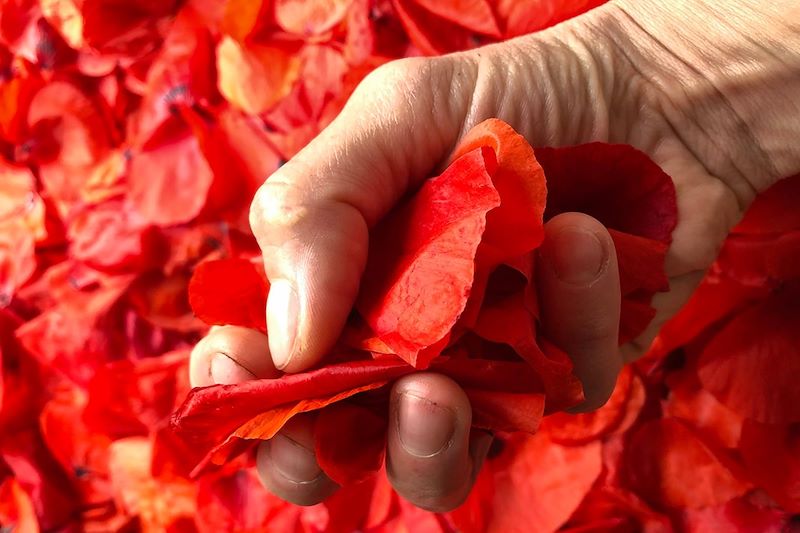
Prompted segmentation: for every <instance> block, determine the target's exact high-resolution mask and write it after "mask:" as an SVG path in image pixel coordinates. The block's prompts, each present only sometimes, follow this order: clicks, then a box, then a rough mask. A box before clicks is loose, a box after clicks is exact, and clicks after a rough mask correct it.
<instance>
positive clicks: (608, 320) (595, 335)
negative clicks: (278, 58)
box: [192, 2, 800, 510]
mask: <svg viewBox="0 0 800 533" xmlns="http://www.w3.org/2000/svg"><path fill="white" fill-rule="evenodd" d="M640 4H641V5H645V8H641V7H639V5H640ZM684 4H686V5H690V4H691V5H692V6H694V8H695V9H698V10H699V11H701V12H702V9H701V8H703V6H704V4H703V3H702V2H681V3H680V6H678V8H676V6H670V9H671V10H677V11H678V12H680V8H681V7H682V6H684ZM787 5H788V3H787ZM648 6H649V7H648ZM727 8H728V6H726V9H727ZM656 11H658V8H655V7H652V6H650V5H649V4H647V3H643V2H639V3H637V4H636V5H635V6H630V5H628V4H626V3H624V2H617V3H612V4H609V5H608V6H606V7H604V8H602V9H599V10H596V11H594V12H591V13H589V14H588V15H586V16H584V17H580V18H578V19H575V20H573V21H571V22H570V23H567V24H564V25H562V26H559V27H556V28H553V29H551V30H549V31H547V32H543V33H540V34H537V35H534V36H528V37H524V38H521V39H517V40H514V41H509V42H507V43H502V44H500V45H494V46H490V47H486V48H483V49H479V50H475V51H470V52H465V53H460V54H454V55H451V56H445V57H441V58H431V59H420V58H416V59H409V60H402V61H398V62H394V63H391V64H389V65H387V66H385V67H382V68H380V69H378V70H377V71H375V72H374V73H373V74H371V75H370V76H369V77H368V78H367V80H365V81H364V83H362V85H361V86H360V87H359V89H358V90H357V91H356V93H355V94H354V95H353V97H352V99H351V101H350V102H349V103H348V105H347V106H346V108H345V109H344V111H343V112H342V113H341V115H340V116H339V117H338V118H337V119H336V120H335V121H334V122H333V123H332V124H331V126H329V127H328V128H327V129H326V130H325V131H324V132H323V133H322V134H320V136H319V137H318V138H317V139H315V140H314V141H313V142H312V143H310V144H309V145H308V146H307V147H306V148H305V149H304V150H303V151H302V152H301V153H299V154H298V155H297V156H296V157H295V158H293V159H292V160H291V161H289V162H288V163H287V164H286V165H284V166H283V167H282V168H281V169H280V170H279V171H278V172H277V173H276V174H275V175H273V176H272V177H271V178H270V179H269V180H268V182H267V183H266V184H265V185H264V186H263V188H262V189H261V191H260V192H259V194H258V196H257V198H256V199H255V201H254V203H253V209H252V213H251V215H252V216H251V224H252V227H253V230H254V233H255V235H256V237H257V239H258V241H259V244H260V246H261V248H262V251H263V254H264V261H265V266H266V270H267V275H268V277H269V278H270V281H271V283H272V287H271V291H270V296H269V301H268V304H267V322H268V330H269V332H270V338H269V339H267V338H266V337H265V336H263V335H261V334H260V333H257V332H254V331H249V330H244V329H242V328H234V327H222V328H215V329H214V330H213V331H212V332H211V333H210V334H209V336H208V337H206V338H205V339H204V340H203V341H202V342H201V343H200V344H198V346H197V348H196V349H195V350H194V352H193V355H192V381H193V384H194V385H196V386H200V385H209V384H212V383H235V382H239V381H243V380H246V379H253V378H254V377H276V376H277V375H279V374H280V371H281V370H283V371H289V372H297V371H301V370H303V369H305V368H308V367H309V366H311V365H313V364H315V363H316V362H318V361H319V360H320V359H321V358H322V357H323V356H324V354H325V353H326V352H327V351H328V350H329V349H330V347H331V346H332V344H333V343H334V341H335V340H336V338H337V337H338V335H339V333H340V331H341V329H342V326H343V325H344V322H345V320H346V318H347V315H348V313H349V312H350V308H351V306H352V303H353V301H354V299H355V296H356V294H357V291H358V283H359V280H360V276H361V272H362V271H363V268H364V264H365V261H366V256H367V243H368V229H369V227H371V226H372V225H374V224H375V223H376V222H377V221H378V220H380V218H381V217H382V216H383V215H384V214H385V213H387V212H388V211H389V210H390V209H391V208H392V206H393V205H394V204H395V202H396V201H397V200H398V199H399V198H400V197H401V196H402V195H403V193H404V192H405V191H407V190H409V189H412V188H413V187H415V186H416V185H417V184H418V183H419V182H420V180H422V179H424V178H425V177H426V176H429V175H431V174H432V173H435V170H436V168H437V166H438V165H439V164H441V162H442V161H444V160H445V159H446V157H447V155H448V153H449V151H450V150H451V149H452V148H453V147H454V146H455V144H456V143H457V141H458V139H459V137H460V136H461V135H462V134H463V133H464V132H466V131H468V130H469V129H470V128H471V127H472V126H473V125H475V124H477V123H479V122H481V121H482V120H484V119H485V118H489V117H499V118H501V119H503V120H505V121H506V122H508V123H510V124H511V125H512V126H513V127H515V129H517V130H518V131H519V132H520V133H522V134H523V135H525V137H526V138H527V139H528V141H529V142H531V144H533V145H534V146H542V145H554V146H557V145H567V144H575V143H580V142H588V141H592V140H603V141H607V142H620V143H627V144H632V145H634V146H636V147H637V148H639V149H641V150H643V151H645V152H646V153H648V154H649V155H650V157H651V158H653V159H654V160H655V161H656V162H657V163H658V164H660V165H661V166H662V168H664V169H665V171H666V172H667V173H668V174H670V175H671V176H673V178H674V179H675V183H676V187H677V191H678V208H679V213H680V219H679V225H678V227H677V228H676V230H675V233H674V242H673V245H672V247H671V249H670V251H669V255H668V258H667V265H666V269H667V274H668V275H669V276H670V282H671V283H670V286H671V291H670V292H669V293H666V294H663V295H659V296H657V297H656V299H655V301H654V305H655V306H656V308H657V311H658V314H657V316H656V319H655V320H654V321H653V324H652V325H651V326H650V328H649V329H648V331H647V332H645V334H643V336H642V337H641V338H640V339H637V340H636V341H634V342H632V343H630V344H628V345H626V346H623V347H622V351H621V352H620V351H618V349H617V345H616V339H617V328H618V322H619V299H620V295H619V276H618V272H617V268H616V258H615V254H614V250H613V244H612V242H611V240H610V238H609V236H608V233H607V232H606V230H605V229H604V228H603V227H602V226H601V225H600V224H599V223H598V222H597V221H594V220H593V219H591V218H590V217H587V216H586V215H581V214H576V213H568V214H564V215H561V216H559V217H556V218H554V219H553V220H551V221H549V222H548V224H547V226H546V240H545V243H544V245H543V247H542V249H541V256H542V259H543V265H544V268H542V269H540V270H541V271H540V272H539V276H540V277H539V280H538V284H537V286H538V287H539V290H540V299H541V302H542V307H543V312H542V316H543V317H544V318H545V323H544V324H543V326H544V328H545V329H546V332H547V334H548V337H549V338H551V339H552V340H553V341H554V342H556V343H557V344H559V345H560V346H561V347H562V348H563V349H564V350H565V351H567V353H569V354H570V355H571V356H572V357H573V359H574V361H575V370H576V373H577V375H578V376H579V377H580V378H581V380H582V382H583V384H584V388H585V393H586V398H587V400H586V403H585V404H584V405H583V406H582V407H583V408H585V409H590V408H594V407H597V406H599V405H601V404H602V403H603V402H604V401H605V400H606V399H607V397H608V395H609V394H610V392H611V389H612V388H613V385H614V381H615V377H616V373H617V372H618V370H619V368H620V365H621V363H622V358H621V355H620V353H622V354H623V355H624V358H625V360H632V359H634V358H636V357H637V356H638V355H640V354H641V353H642V352H643V350H644V349H645V348H646V347H647V345H648V344H649V341H650V340H651V339H652V337H653V336H654V335H655V333H656V332H657V330H658V328H659V327H660V325H661V324H663V322H664V321H666V320H667V319H668V318H669V317H670V316H672V315H673V314H674V313H675V312H676V311H677V309H678V308H679V307H680V306H681V305H682V304H683V303H684V302H685V301H686V300H687V299H688V297H689V295H690V294H691V291H692V290H693V289H694V287H695V286H696V284H697V283H698V282H699V280H700V278H701V277H702V274H703V272H704V271H705V270H706V268H707V267H708V266H709V265H710V263H711V262H712V261H713V259H714V257H715V255H716V252H717V249H718V247H719V245H720V244H721V242H722V241H723V239H724V237H725V235H726V234H727V232H728V230H729V229H730V227H732V225H733V224H734V223H735V222H736V220H737V219H738V218H739V216H740V215H741V213H742V210H743V209H744V208H745V207H746V205H747V204H748V203H749V201H751V200H752V198H753V196H754V194H755V192H757V191H758V190H762V189H764V188H766V187H767V186H768V185H769V184H770V183H771V182H772V181H774V180H775V179H777V178H778V177H780V176H782V175H788V174H790V173H792V172H794V171H797V170H798V168H797V152H796V151H795V152H794V154H792V153H787V152H786V151H785V150H782V149H776V146H777V147H781V146H782V145H781V143H780V142H778V141H779V140H776V139H775V134H774V133H773V132H772V131H771V129H770V127H767V126H769V125H770V124H769V122H768V121H767V120H766V118H765V117H764V116H760V115H761V113H759V112H760V111H761V110H762V109H767V108H768V109H769V110H770V112H769V113H768V114H767V115H770V116H772V115H781V114H785V116H791V113H790V111H792V108H793V106H796V103H794V102H793V101H792V97H791V94H798V93H799V92H798V91H800V88H798V86H797V83H798V82H797V80H795V81H794V85H793V86H792V85H791V81H790V80H788V79H787V81H786V83H784V84H783V85H779V86H778V88H777V89H775V90H773V91H772V92H771V93H770V94H769V95H766V94H763V93H764V91H765V90H764V89H763V87H761V86H762V85H765V84H764V83H763V82H762V81H759V80H758V79H757V78H758V76H757V75H756V74H758V75H764V76H778V75H780V73H781V72H784V71H785V70H786V63H787V62H788V63H789V65H790V67H791V66H792V65H793V66H794V70H792V68H790V69H789V70H790V72H791V73H794V74H795V78H797V76H796V74H797V66H798V65H800V59H798V57H797V55H794V56H792V54H791V53H790V54H788V56H787V57H784V58H781V60H780V61H778V63H779V64H782V65H783V66H782V67H781V69H777V70H776V69H772V67H771V65H772V62H774V59H773V57H774V54H771V53H767V52H765V51H759V50H757V49H755V50H751V51H750V52H749V55H748V56H747V57H749V58H750V59H751V60H752V61H756V64H757V65H758V66H759V67H763V68H762V70H763V71H764V72H760V71H759V69H755V74H754V72H753V70H752V69H751V70H748V71H745V72H736V71H734V72H732V73H731V72H730V69H727V71H728V78H724V80H725V82H726V83H725V84H722V86H723V88H725V87H726V86H727V87H728V89H729V90H728V91H727V92H726V91H724V90H723V89H721V88H719V87H718V86H719V85H720V84H719V80H720V79H722V78H719V76H721V74H719V72H723V71H726V68H724V65H722V66H717V67H714V68H712V67H709V68H708V69H707V70H703V69H700V70H699V71H698V69H696V68H689V67H688V66H687V62H688V61H690V60H691V59H692V58H693V57H694V55H693V54H697V53H699V52H698V51H699V50H700V45H699V44H698V43H697V40H696V36H695V40H694V41H692V39H691V38H690V37H691V31H689V30H691V27H692V26H691V24H686V26H687V27H688V28H689V30H686V31H688V34H689V36H690V37H686V39H684V40H685V42H683V41H682V39H681V38H680V36H681V33H680V32H674V33H676V34H677V35H678V38H677V39H676V38H675V35H672V34H670V32H669V31H667V30H670V29H674V28H673V27H672V26H671V25H670V24H672V25H673V26H674V25H675V24H677V23H676V22H675V18H674V17H675V15H674V14H669V15H667V14H664V13H661V14H659V13H656ZM745 11H746V10H745ZM728 14H729V13H728ZM714 16H715V17H717V16H720V17H721V16H722V15H720V14H719V13H716V12H715V13H714ZM659 17H661V18H660V19H659ZM685 17H686V20H691V19H692V17H694V18H695V19H699V20H701V21H702V22H703V23H704V24H706V23H707V19H704V18H702V17H701V13H698V14H694V15H692V16H689V15H685ZM742 17H743V16H742ZM742 17H740V18H742ZM652 20H656V21H658V20H661V21H662V22H661V23H652V24H651V21H652ZM659 24H661V25H660V26H659ZM717 29H718V30H720V31H721V32H722V33H723V37H724V38H723V37H720V38H719V40H718V42H716V43H714V46H718V47H724V45H726V42H728V41H726V40H725V39H728V38H730V39H729V40H731V39H732V40H733V42H734V43H738V42H739V41H737V40H736V39H735V37H736V36H735V35H734V36H733V37H731V35H729V33H730V32H731V31H733V30H732V29H731V27H730V26H727V25H725V24H721V27H719V28H717ZM734 29H735V28H734ZM695 30H697V27H695ZM705 30H706V31H708V29H707V28H705ZM742 31H743V30H742ZM734 33H735V32H734ZM660 35H668V36H669V38H666V37H665V38H663V39H661V38H659V36H660ZM742 35H746V33H742V34H741V35H739V40H740V41H741V40H743V39H742ZM773 39H774V38H773ZM737 46H738V44H737ZM786 46H788V45H786ZM797 49H798V48H797V47H795V50H797ZM790 50H791V49H790ZM648 52H652V54H651V57H650V58H649V59H648V60H645V57H647V53H648ZM770 52H772V51H771V50H770ZM703 53H704V54H705V55H710V57H711V58H712V59H717V58H718V57H717V56H715V55H714V54H709V52H708V51H706V50H703ZM719 54H720V56H719V57H726V58H728V59H730V58H731V57H732V54H731V53H729V51H727V50H725V49H721V50H719ZM765 57H766V58H765ZM759 61H760V62H759ZM688 64H689V65H691V63H688ZM681 65H683V67H681ZM715 68H718V69H719V70H718V71H717V70H715ZM670 76H672V77H674V78H675V79H677V80H678V81H679V82H680V83H675V82H674V80H673V82H672V83H670V81H669V80H670ZM748 83H755V85H756V86H757V87H759V91H753V90H750V91H749V93H748V91H744V90H743V89H742V87H744V86H746V85H747V84H748ZM726 84H727V85H726ZM787 86H788V87H789V88H788V89H787ZM791 87H794V89H795V92H794V93H792V91H791V90H790V89H791ZM711 88H714V89H715V90H711ZM743 93H747V94H744V96H743ZM754 93H759V94H756V96H755V97H754V96H753V94H754ZM726 110H727V113H726ZM775 110H777V111H775ZM797 114H798V113H797V109H796V108H795V109H794V117H795V122H794V125H793V126H788V127H786V126H784V127H783V128H782V129H781V128H780V127H777V126H775V125H774V124H772V126H771V127H775V128H776V129H777V130H779V131H781V132H783V134H784V135H786V132H787V131H788V132H789V133H791V132H794V133H795V135H796V133H797V132H798V129H800V128H798V126H797V122H798V121H797ZM751 115H752V116H751ZM756 115H759V116H756ZM773 118H775V117H773ZM750 124H753V125H754V126H753V127H752V128H750V127H745V126H749V125H750ZM781 124H783V123H781ZM715 128H716V129H715ZM710 131H713V132H714V133H713V135H712V134H710V133H708V132H710ZM784 140H785V141H788V140H790V138H787V139H784ZM548 317H549V320H548ZM270 353H271V357H272V359H270V357H269V354H270ZM392 398H393V399H392V401H391V402H390V405H391V410H392V413H390V420H392V421H395V422H396V423H394V424H391V425H390V429H389V434H388V436H387V437H388V439H387V442H388V450H387V452H388V454H387V466H388V468H387V470H388V473H389V476H390V479H391V481H392V483H393V485H394V486H395V488H396V489H397V490H398V492H399V493H400V494H402V495H403V496H404V497H406V498H407V499H409V500H410V501H411V502H413V503H415V504H417V505H419V506H421V507H425V508H428V509H433V510H447V509H451V508H453V507H455V506H456V505H458V503H460V502H461V501H462V500H463V499H464V498H465V497H466V495H467V493H468V491H469V488H470V487H471V484H472V481H473V480H474V477H475V475H476V473H477V470H478V468H479V467H480V464H481V462H482V460H483V458H484V456H485V454H486V451H487V450H488V447H489V444H490V441H491V437H490V436H488V435H487V434H485V433H481V432H472V434H470V418H471V412H470V407H469V403H468V401H467V399H466V396H465V394H464V392H463V391H461V390H460V389H459V388H458V387H457V386H456V385H455V383H453V382H452V381H451V380H449V379H448V378H445V377H443V376H439V375H435V374H430V373H419V374H414V375H412V376H409V377H406V378H403V379H401V380H399V381H397V382H396V383H395V384H394V386H393V390H392ZM437 421H438V422H437ZM312 423H313V419H312V416H311V415H302V416H298V417H296V418H295V419H293V421H292V422H291V423H290V424H288V425H287V426H286V428H284V430H282V432H281V433H280V434H279V435H278V436H276V437H275V438H274V439H272V440H270V441H268V442H265V443H263V444H262V445H261V446H260V449H259V455H258V457H259V461H258V462H259V472H260V474H261V477H262V479H263V481H264V483H265V484H266V486H267V487H268V488H269V489H270V490H271V491H273V492H274V493H276V494H277V495H279V496H281V497H283V498H285V499H287V500H290V501H293V502H295V503H301V504H313V503H316V502H318V501H321V500H322V499H324V498H325V497H326V496H328V495H329V494H331V493H332V492H333V491H334V490H335V489H336V486H335V485H334V484H333V482H332V481H330V480H329V479H328V478H327V477H326V476H325V475H324V474H323V473H322V471H321V470H320V468H319V466H318V465H317V463H316V460H315V458H314V455H313V445H312Z"/></svg>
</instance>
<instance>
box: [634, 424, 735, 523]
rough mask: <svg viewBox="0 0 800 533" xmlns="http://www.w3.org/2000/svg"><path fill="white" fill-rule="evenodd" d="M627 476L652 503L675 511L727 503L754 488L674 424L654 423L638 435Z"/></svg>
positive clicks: (696, 439) (641, 430) (723, 461)
mask: <svg viewBox="0 0 800 533" xmlns="http://www.w3.org/2000/svg"><path fill="white" fill-rule="evenodd" d="M624 474H625V478H626V479H627V482H628V483H629V484H630V485H631V486H632V487H633V488H634V489H635V490H636V491H637V493H638V494H640V495H642V496H643V497H644V498H646V499H647V500H648V501H649V502H651V503H653V504H654V505H657V506H666V507H673V508H698V507H705V506H709V505H719V504H723V503H725V502H727V501H728V500H730V499H731V498H734V497H736V496H740V495H742V494H744V493H745V492H746V491H747V489H748V488H749V486H748V484H747V483H746V482H744V481H741V480H740V479H739V478H738V477H737V476H736V475H735V474H734V473H733V472H732V471H731V470H730V468H728V466H726V461H725V460H724V457H723V456H721V455H718V454H716V453H715V451H712V449H711V448H710V447H709V446H708V445H707V444H706V443H705V442H703V441H702V440H701V439H700V438H699V437H698V436H697V435H695V434H694V433H693V432H692V431H691V430H690V429H689V428H688V427H686V426H685V425H683V424H682V423H680V422H678V421H677V420H673V419H660V420H659V419H657V420H652V421H650V422H648V423H646V424H645V425H643V426H641V427H640V429H639V430H638V431H637V432H636V433H634V435H633V436H632V438H631V440H630V442H629V443H628V444H627V446H626V462H625V465H624Z"/></svg>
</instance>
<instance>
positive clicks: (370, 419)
mask: <svg viewBox="0 0 800 533" xmlns="http://www.w3.org/2000/svg"><path fill="white" fill-rule="evenodd" d="M387 427H388V421H387V420H386V417H385V416H379V415H377V414H375V413H374V412H373V411H371V410H369V409H367V408H365V407H361V406H358V405H353V404H348V403H338V404H335V405H330V406H328V407H326V408H325V409H323V410H322V411H320V413H319V415H318V416H317V419H316V421H315V423H314V441H315V451H316V454H317V461H318V462H319V466H320V468H322V470H323V471H324V472H325V473H326V474H327V475H328V477H329V478H331V479H332V480H333V481H335V482H336V483H338V484H339V485H349V484H351V483H357V482H359V481H363V480H364V479H366V478H367V477H369V476H371V475H372V474H374V473H375V472H377V471H378V470H380V469H381V466H382V465H383V455H384V451H385V448H386V428H387Z"/></svg>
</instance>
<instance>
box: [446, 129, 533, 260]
mask: <svg viewBox="0 0 800 533" xmlns="http://www.w3.org/2000/svg"><path fill="white" fill-rule="evenodd" d="M479 147H486V148H491V149H492V150H493V151H494V153H495V156H496V159H497V168H496V170H494V171H493V172H492V173H491V175H492V183H493V185H494V187H495V188H496V189H497V193H498V194H499V195H500V206H499V207H498V208H497V209H493V210H492V211H490V212H489V214H488V215H487V216H486V231H485V232H484V236H483V240H482V241H481V247H480V250H479V261H480V266H481V267H483V268H493V267H495V266H496V265H497V264H499V263H503V262H508V261H511V260H516V259H518V258H519V256H522V255H525V254H527V253H529V252H531V251H532V250H534V249H535V248H537V247H538V246H539V244H541V242H542V239H543V238H544V222H543V221H542V217H543V215H544V208H545V202H546V199H547V187H546V185H545V173H544V171H543V170H542V167H541V166H540V165H539V162H538V161H537V159H536V155H534V151H533V148H531V146H530V145H529V144H528V142H527V141H526V140H525V138H524V137H522V135H520V134H519V133H517V132H516V131H514V129H513V128H511V126H509V125H508V124H506V123H505V122H503V121H501V120H498V119H489V120H485V121H483V122H481V123H480V124H478V125H477V126H475V127H474V128H472V129H471V130H469V132H467V134H466V135H465V136H464V138H463V139H462V140H461V142H460V143H459V145H458V146H457V147H456V150H455V153H454V155H453V158H457V157H460V156H461V155H463V154H465V153H467V152H469V151H471V150H474V149H476V148H479ZM537 153H538V152H537Z"/></svg>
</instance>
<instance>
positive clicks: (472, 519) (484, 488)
mask: <svg viewBox="0 0 800 533" xmlns="http://www.w3.org/2000/svg"><path fill="white" fill-rule="evenodd" d="M601 469H602V460H601V445H600V443H599V442H593V443H591V444H588V445H585V446H561V445H558V444H556V443H554V442H552V441H550V440H549V439H548V438H547V436H546V434H544V433H540V434H538V435H534V436H533V437H530V436H522V435H518V436H513V437H511V438H510V440H509V441H508V442H506V447H505V449H504V450H503V451H502V453H501V454H500V455H499V456H498V457H496V458H494V459H490V460H488V461H487V462H486V463H485V464H484V468H483V471H482V472H481V474H480V475H479V476H478V482H477V486H476V489H475V490H473V493H472V494H471V495H470V497H469V498H468V499H467V501H466V502H465V503H464V505H462V506H461V507H460V508H458V509H457V510H456V511H454V512H453V513H451V517H452V518H453V521H454V523H455V524H456V526H457V527H458V528H459V530H461V531H464V532H465V533H473V532H479V531H480V532H485V533H529V532H530V531H555V530H557V529H558V528H559V527H560V526H562V525H563V524H564V523H565V522H566V521H567V519H568V518H569V517H570V515H572V513H573V512H574V511H575V509H576V508H577V507H578V505H579V504H580V502H581V500H583V498H584V496H585V495H586V493H587V492H589V489H590V488H591V487H592V485H593V484H594V483H595V480H596V479H597V478H598V476H599V475H600V472H601Z"/></svg>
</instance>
